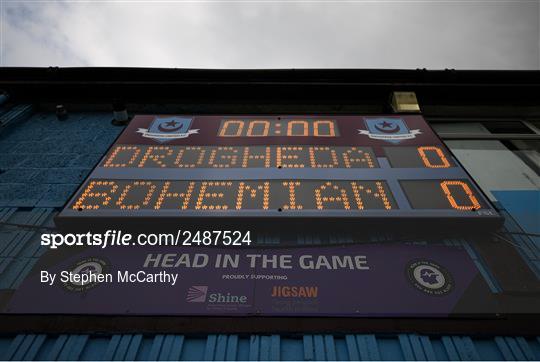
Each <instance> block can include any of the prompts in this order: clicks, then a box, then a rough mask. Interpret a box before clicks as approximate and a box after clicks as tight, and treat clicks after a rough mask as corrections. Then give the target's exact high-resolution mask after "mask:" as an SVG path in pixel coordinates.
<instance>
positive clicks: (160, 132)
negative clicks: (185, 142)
mask: <svg viewBox="0 0 540 362" xmlns="http://www.w3.org/2000/svg"><path fill="white" fill-rule="evenodd" d="M192 121H193V118H191V117H156V118H154V120H153V121H152V123H151V124H150V127H148V128H139V129H138V130H137V133H141V134H142V136H143V137H146V138H151V139H153V140H156V141H158V142H160V143H165V142H168V141H172V140H176V139H179V138H186V137H188V136H189V135H190V134H195V133H199V130H198V129H190V127H191V122H192Z"/></svg>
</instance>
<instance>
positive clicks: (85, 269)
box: [63, 258, 108, 292]
mask: <svg viewBox="0 0 540 362" xmlns="http://www.w3.org/2000/svg"><path fill="white" fill-rule="evenodd" d="M107 269H108V268H107V263H106V262H105V261H104V260H102V259H98V258H88V259H83V260H81V261H79V262H78V263H76V264H75V265H73V266H72V267H71V268H69V272H70V273H71V274H74V275H77V276H80V278H70V280H68V281H66V282H64V283H63V284H64V287H65V288H66V289H67V290H69V291H72V292H83V291H86V290H88V289H91V288H93V287H95V286H97V285H98V284H99V283H100V282H99V280H98V277H99V276H102V275H103V274H105V273H106V272H107ZM74 279H75V280H74Z"/></svg>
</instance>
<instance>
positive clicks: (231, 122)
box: [219, 119, 244, 137]
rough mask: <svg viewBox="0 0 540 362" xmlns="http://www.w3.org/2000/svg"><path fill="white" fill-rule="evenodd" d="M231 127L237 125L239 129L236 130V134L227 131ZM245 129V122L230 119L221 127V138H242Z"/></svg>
mask: <svg viewBox="0 0 540 362" xmlns="http://www.w3.org/2000/svg"><path fill="white" fill-rule="evenodd" d="M231 125H237V126H238V129H237V130H236V133H233V134H228V133H227V130H228V129H229V127H230V126H231ZM243 129H244V121H243V120H237V119H228V120H226V121H225V123H223V126H221V132H220V133H219V136H220V137H240V136H241V135H242V130H243Z"/></svg>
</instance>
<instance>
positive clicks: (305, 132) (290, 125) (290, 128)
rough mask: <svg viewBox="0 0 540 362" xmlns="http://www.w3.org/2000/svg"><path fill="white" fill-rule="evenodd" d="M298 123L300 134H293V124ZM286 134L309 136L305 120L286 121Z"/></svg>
mask: <svg viewBox="0 0 540 362" xmlns="http://www.w3.org/2000/svg"><path fill="white" fill-rule="evenodd" d="M295 125H300V126H301V127H302V134H294V126H295ZM287 136H304V137H305V136H309V127H308V123H307V122H306V121H302V120H294V121H289V122H288V123H287Z"/></svg>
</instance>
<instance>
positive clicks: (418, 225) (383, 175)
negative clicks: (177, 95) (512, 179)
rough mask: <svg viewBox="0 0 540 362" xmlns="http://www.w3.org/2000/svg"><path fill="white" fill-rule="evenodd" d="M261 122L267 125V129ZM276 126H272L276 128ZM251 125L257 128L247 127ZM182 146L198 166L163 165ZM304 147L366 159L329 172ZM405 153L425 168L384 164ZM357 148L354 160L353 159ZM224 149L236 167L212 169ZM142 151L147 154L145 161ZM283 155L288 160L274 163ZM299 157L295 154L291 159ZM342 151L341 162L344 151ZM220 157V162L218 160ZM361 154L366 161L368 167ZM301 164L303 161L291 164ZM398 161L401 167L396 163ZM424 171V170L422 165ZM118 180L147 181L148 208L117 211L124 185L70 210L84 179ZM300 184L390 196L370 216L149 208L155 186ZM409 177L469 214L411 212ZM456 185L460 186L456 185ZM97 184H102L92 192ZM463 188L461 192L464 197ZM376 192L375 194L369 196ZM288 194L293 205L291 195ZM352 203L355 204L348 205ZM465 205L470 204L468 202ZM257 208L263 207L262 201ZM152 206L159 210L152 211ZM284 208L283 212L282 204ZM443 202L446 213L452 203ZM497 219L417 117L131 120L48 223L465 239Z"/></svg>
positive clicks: (84, 189)
mask: <svg viewBox="0 0 540 362" xmlns="http://www.w3.org/2000/svg"><path fill="white" fill-rule="evenodd" d="M156 122H158V123H159V122H161V124H162V125H163V127H161V129H160V128H159V127H156V126H155V124H156ZM171 122H173V123H175V125H178V124H180V125H181V129H180V131H178V127H176V129H173V130H172V131H171V132H168V130H167V129H166V127H167V124H171ZM227 122H229V123H230V124H232V122H235V123H236V124H241V123H243V125H242V130H241V131H237V130H234V131H232V135H231V134H227V132H229V131H230V130H231V129H232V128H231V126H228V127H229V128H224V127H227V126H226V125H227ZM317 122H318V123H317ZM253 123H256V125H255V126H253ZM291 123H292V124H293V125H292V126H291ZM268 124H270V126H268V127H267V125H268ZM278 124H282V125H281V126H279V127H278V126H277V125H278ZM381 124H382V125H383V126H387V124H390V126H391V127H390V128H392V125H394V126H395V125H396V124H397V128H398V132H394V133H392V132H389V133H385V132H384V129H383V130H382V132H381V127H378V125H381ZM306 125H307V126H306ZM257 127H262V128H260V129H259V130H257ZM325 127H326V128H325ZM394 128H395V127H394ZM224 129H225V131H224ZM261 129H262V132H261ZM284 129H285V131H281V132H283V133H285V134H283V133H280V134H279V135H278V134H276V132H280V130H284ZM390 131H392V129H391V130H390ZM250 132H251V133H250ZM161 137H162V138H161ZM119 147H120V148H122V147H123V148H124V149H131V150H133V149H135V150H137V149H139V148H140V151H139V152H138V153H137V157H138V159H137V158H135V159H133V160H132V158H133V157H130V158H129V160H127V161H125V162H120V163H113V162H111V159H112V157H113V155H114V157H117V154H115V151H116V150H118V148H119ZM190 147H191V148H193V149H198V150H199V151H200V150H204V151H205V152H202V151H200V152H199V154H200V153H203V154H205V157H206V159H205V160H204V158H200V157H199V158H200V159H201V160H203V161H201V163H200V164H196V163H195V162H192V163H189V164H188V163H186V164H184V165H182V164H180V163H174V162H172V160H173V158H174V159H175V160H176V161H177V160H178V159H179V156H178V154H179V153H181V152H182V150H184V152H186V149H188V148H190ZM313 147H320V148H321V149H325V150H326V151H325V152H326V153H327V154H331V155H332V156H333V155H334V154H339V152H335V151H334V150H337V149H338V148H339V149H340V150H344V149H349V150H350V149H353V148H354V149H355V150H353V152H358V154H356V156H358V155H360V156H358V157H357V158H355V160H360V159H361V158H362V157H364V156H365V155H367V156H366V157H367V158H368V161H369V162H363V164H362V162H360V161H358V162H357V163H356V164H348V165H347V164H346V160H345V161H344V160H339V162H338V161H336V162H337V163H335V164H334V165H335V166H336V167H333V166H332V165H331V163H333V162H334V161H335V160H332V161H331V162H330V163H326V164H325V165H322V164H317V163H316V162H313V157H312V156H313ZM415 147H416V148H417V150H420V148H424V149H427V152H424V154H423V155H422V154H421V152H418V153H419V156H420V157H421V158H422V162H423V163H424V165H425V166H426V167H392V166H393V163H394V160H398V159H399V157H401V156H399V154H400V153H401V154H403V153H406V152H405V151H406V149H405V148H407V149H409V151H410V150H411V149H413V148H415ZM249 148H251V149H254V148H257V149H259V150H261V149H262V150H265V152H266V153H267V155H266V156H268V157H270V158H271V159H272V161H271V162H270V163H269V164H265V165H264V167H250V165H249V164H247V165H245V164H244V163H245V162H240V158H239V157H238V155H243V154H245V150H246V149H249ZM398 148H402V150H401V152H395V154H396V155H398V156H396V157H397V158H395V159H391V158H390V157H389V154H387V153H386V151H385V150H386V149H392V150H397V149H398ZM360 149H361V150H363V151H362V152H364V153H360V151H359V150H360ZM149 150H150V151H149ZM175 150H176V151H175ZM223 150H225V151H223ZM328 150H330V153H328V152H327V151H328ZM366 150H367V151H366ZM233 151H235V152H236V153H235V154H236V155H237V157H236V159H235V162H236V164H234V165H232V166H233V167H231V164H230V163H231V162H232V161H231V160H232V159H234V158H233V156H231V155H229V156H225V160H226V161H225V162H229V164H228V165H227V164H223V163H216V162H215V160H216V159H217V158H219V157H216V155H219V152H221V153H222V154H223V153H226V152H231V153H234V152H233ZM149 152H150V155H149V156H148V154H149ZM160 152H161V153H160ZM287 152H288V155H285V156H284V154H285V153H287ZM433 152H435V153H433ZM295 153H296V155H295ZM302 153H303V154H304V156H302V155H301V154H302ZM291 154H292V156H291ZM342 154H343V155H345V153H342ZM428 154H436V155H438V156H442V157H441V158H440V162H438V163H437V162H434V161H430V160H429V159H428V156H427V155H428ZM132 155H133V153H132ZM184 155H185V153H184ZM212 155H214V158H213V161H214V163H213V164H212V162H211V161H212ZM362 155H364V156H362ZM370 155H371V156H370ZM167 157H169V161H168V162H169V163H168V164H167V163H166V161H167ZM221 157H224V156H223V155H221ZM227 157H228V158H227ZM287 157H292V161H288V158H287ZM294 157H296V158H294ZM302 157H303V159H302ZM370 157H371V160H369V158H370ZM392 157H394V156H392ZM430 157H431V156H430ZM302 160H303V162H300V161H302ZM130 161H131V163H130ZM156 161H157V162H156ZM364 161H365V160H364ZM405 161H407V162H409V161H410V159H407V158H406V157H405ZM197 162H198V161H197ZM344 162H345V163H344ZM396 162H397V161H396ZM399 162H403V160H401V161H399ZM414 162H416V161H414ZM152 163H153V164H152ZM429 164H431V166H432V167H431V166H428V165H429ZM182 166H186V167H182ZM187 166H189V167H187ZM313 166H315V167H313ZM319 166H320V167H319ZM126 180H130V181H131V182H132V185H135V183H139V184H137V186H140V183H149V184H152V185H153V186H152V187H154V186H156V187H158V189H157V191H153V195H151V196H150V197H148V195H149V194H148V193H146V194H145V195H146V198H145V199H147V198H152V202H148V203H147V204H146V206H147V207H146V208H144V207H142V208H141V206H143V205H142V204H140V203H139V207H132V208H128V207H129V206H130V205H127V206H128V207H123V208H121V207H122V206H124V205H122V204H121V203H120V202H119V201H118V200H119V198H120V197H121V195H123V194H124V193H127V191H126V186H125V185H124V187H123V191H125V192H123V191H120V189H118V187H117V188H116V189H115V191H114V193H115V197H116V199H113V200H112V202H111V203H110V204H109V205H103V203H102V205H101V206H100V207H98V208H96V207H95V205H92V207H88V208H84V207H83V208H81V207H76V206H77V205H78V206H81V205H79V204H77V203H78V202H79V201H80V200H81V197H82V195H83V194H88V193H91V192H89V188H90V187H89V186H90V185H91V183H92V182H93V183H94V184H95V183H96V182H109V183H111V184H114V183H116V182H118V183H121V182H124V183H125V181H126ZM303 180H305V181H309V182H320V183H321V185H324V184H327V183H331V184H332V185H330V186H334V187H335V185H334V184H333V183H339V182H348V183H349V184H352V183H354V182H357V183H358V182H360V183H361V182H372V183H373V182H382V183H384V185H385V188H386V190H387V192H388V194H389V196H388V198H389V199H393V200H394V203H393V204H392V207H391V208H385V207H384V205H386V204H385V203H382V202H381V203H380V204H381V205H383V206H381V207H379V208H373V209H360V207H358V206H359V205H360V204H361V203H358V202H357V203H356V206H357V209H354V207H352V209H345V208H344V209H339V208H338V209H331V208H322V209H321V208H320V207H319V209H317V207H318V205H320V204H319V203H315V204H314V205H316V206H314V207H312V208H311V209H308V208H304V209H301V210H300V209H294V207H293V208H288V209H287V207H267V208H266V209H263V208H262V207H260V208H258V209H243V208H242V207H240V208H238V207H236V209H235V208H234V205H235V202H234V201H233V202H232V203H231V202H229V205H231V207H230V208H229V207H228V208H226V209H221V208H220V209H217V208H215V209H211V210H210V209H207V208H204V206H205V205H202V206H201V203H200V202H199V203H197V201H200V198H199V199H198V200H197V197H193V199H192V200H189V202H190V204H189V206H188V207H187V208H184V209H182V208H181V207H178V208H171V207H169V208H167V207H163V206H162V205H165V204H163V199H161V201H162V202H161V203H157V201H159V198H160V195H162V194H163V192H164V191H163V189H164V186H163V182H165V183H167V182H169V183H174V182H178V181H191V182H192V183H211V184H212V185H213V184H216V185H221V183H222V182H224V183H227V184H228V183H231V184H232V183H238V184H241V183H244V184H249V183H253V182H259V184H261V183H263V184H264V182H271V183H272V184H273V183H276V182H277V181H280V182H282V183H283V185H285V182H296V181H300V182H302V181H303ZM414 180H416V181H418V182H420V183H421V182H426V181H428V180H441V181H443V182H446V181H448V182H449V183H447V187H446V190H443V192H444V193H446V196H447V198H448V200H449V201H450V202H451V197H448V195H449V194H448V192H450V191H451V190H450V187H457V186H459V187H462V188H463V190H464V191H465V193H466V195H467V196H469V199H470V200H472V204H471V205H475V206H474V207H473V209H472V210H471V209H467V210H459V209H458V208H454V209H451V208H436V207H433V208H423V209H422V208H414V207H413V204H422V203H421V202H420V203H419V202H413V201H412V200H411V199H410V195H409V194H406V193H405V191H404V190H405V189H404V187H403V185H402V184H401V183H402V182H403V181H406V182H407V181H414ZM445 180H446V181H445ZM160 183H161V185H160ZM456 183H457V184H456ZM460 183H461V184H463V185H459V184H460ZM154 184H155V185H154ZM235 185H236V184H235ZM441 185H442V184H441ZM456 185H457V186H456ZM94 186H95V185H94ZM99 186H100V187H102V185H99ZM116 186H117V185H116ZM116 186H115V187H116ZM349 186H350V185H349ZM321 187H323V186H321ZM127 189H129V187H127ZM201 189H202V186H199V189H198V191H199V193H200V194H202V193H201ZM443 189H444V188H443ZM467 189H469V191H470V193H469V191H467ZM117 190H118V191H117ZM131 190H133V188H132V189H131ZM260 190H261V191H260V193H259V194H258V195H257V196H259V195H260V194H262V193H263V191H266V189H264V188H260ZM106 191H107V190H106V188H105V190H103V189H101V190H97V192H95V194H98V195H99V194H100V192H101V193H104V192H106ZM379 191H380V188H379ZM148 192H149V191H148ZM195 192H197V191H195ZM238 192H239V191H238V189H235V190H233V193H235V194H236V196H237V197H236V205H238V195H239V193H238ZM370 192H371V191H370ZM416 193H418V191H417V192H416ZM169 194H171V195H172V194H177V195H182V193H179V192H176V193H174V192H172V193H171V192H169ZM210 194H211V195H212V194H218V195H219V194H220V192H219V190H217V191H216V192H212V193H210ZM373 194H375V195H376V194H377V193H376V190H375V192H372V193H371V195H373ZM379 194H381V193H380V192H379ZM471 194H472V195H473V197H472V198H470V196H471ZM288 196H289V201H290V198H291V194H290V193H289V195H288ZM295 196H297V195H296V194H292V197H293V201H295V198H294V197H295ZM330 196H332V195H330ZM354 196H355V195H353V194H350V195H349V196H348V197H349V199H351V200H349V201H351V203H352V200H353V199H354ZM297 197H298V198H299V199H300V200H302V197H301V196H297ZM304 197H305V195H304ZM331 198H332V197H331ZM435 198H436V197H435ZM285 199H286V197H285ZM334 199H335V198H333V200H334ZM356 199H357V200H358V198H356ZM431 199H433V198H431ZM141 200H142V199H141ZM233 200H234V197H233ZM475 200H476V202H474V201H475ZM121 201H122V200H121ZM214 201H216V200H214ZM218 201H219V200H218ZM263 201H264V200H263ZM267 201H268V200H267ZM270 201H273V200H270ZM342 201H343V200H342ZM342 201H341V203H343V202H342ZM379 201H380V200H379ZM417 201H418V200H417ZM112 204H116V205H118V207H116V206H111V205H112ZM143 204H144V202H143ZM263 204H264V202H263ZM266 204H269V202H267V203H266ZM299 204H301V202H299ZM455 204H456V205H457V206H458V207H459V202H457V201H456V202H455ZM156 205H159V206H160V207H159V208H156ZM288 205H289V206H290V203H289V204H288ZM452 205H453V206H452V207H454V206H455V205H454V204H452ZM83 206H84V205H83ZM477 206H480V208H479V209H475V208H476V207H477ZM356 211H357V212H356ZM502 221H503V219H502V217H501V216H500V215H499V213H498V212H497V210H496V209H495V207H494V206H493V205H492V204H491V202H490V201H489V199H488V198H487V197H486V195H485V194H484V193H483V191H482V190H481V189H480V187H479V186H478V185H477V184H476V183H475V181H474V180H473V179H472V177H471V176H470V175H469V174H468V173H467V171H466V170H465V169H464V168H463V167H462V166H461V164H460V163H459V161H458V160H457V159H456V158H455V157H454V156H453V155H452V153H451V152H450V150H449V149H448V148H447V147H446V146H445V145H444V143H443V142H442V141H441V140H440V139H439V137H438V136H437V135H436V134H435V132H434V131H433V130H432V129H431V127H430V126H429V124H428V123H427V122H426V121H425V120H424V119H423V117H422V116H419V115H414V116H403V115H375V116H363V115H348V116H345V115H288V116H277V115H234V116H226V115H218V116H209V115H200V116H199V115H195V116H193V115H181V116H170V115H156V116H135V117H134V118H133V120H132V121H131V123H130V124H129V125H128V126H127V127H126V129H125V130H124V131H123V132H122V133H121V134H120V136H119V137H118V138H117V140H116V141H115V142H114V144H113V145H112V146H111V147H110V149H109V150H108V151H107V153H106V154H105V155H104V156H103V158H102V159H101V160H100V162H99V163H98V164H97V165H96V167H95V168H94V169H93V170H92V172H91V173H90V174H89V176H88V177H87V178H86V180H85V181H84V182H83V183H82V185H81V187H80V188H79V189H78V190H77V191H76V192H75V193H74V195H73V196H72V197H71V198H70V200H69V201H68V202H67V204H66V205H65V207H64V209H63V210H62V211H61V212H60V213H59V214H58V215H57V216H56V218H55V223H56V224H57V226H58V227H59V228H61V229H69V230H81V229H84V230H88V229H90V228H91V229H92V230H99V229H105V228H110V227H116V228H118V227H122V228H127V229H145V228H148V227H149V226H150V225H151V226H156V225H159V227H165V228H167V229H168V228H178V227H179V225H181V226H182V227H184V228H185V227H208V226H209V225H212V226H221V227H228V228H230V227H235V228H240V229H243V228H252V227H257V228H265V227H267V228H269V229H275V227H276V225H277V226H278V227H285V228H288V229H300V230H303V229H305V228H310V229H311V228H315V229H323V230H329V229H339V228H349V229H351V228H352V229H354V228H357V227H362V228H368V229H371V230H380V228H385V229H388V227H397V228H399V229H400V230H403V229H411V230H419V229H422V230H425V231H427V232H434V231H438V230H440V228H441V227H444V228H445V229H446V230H447V231H450V230H459V231H463V230H466V231H468V232H475V231H478V230H485V229H495V228H497V227H499V226H500V225H502ZM156 223H157V224H156Z"/></svg>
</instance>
